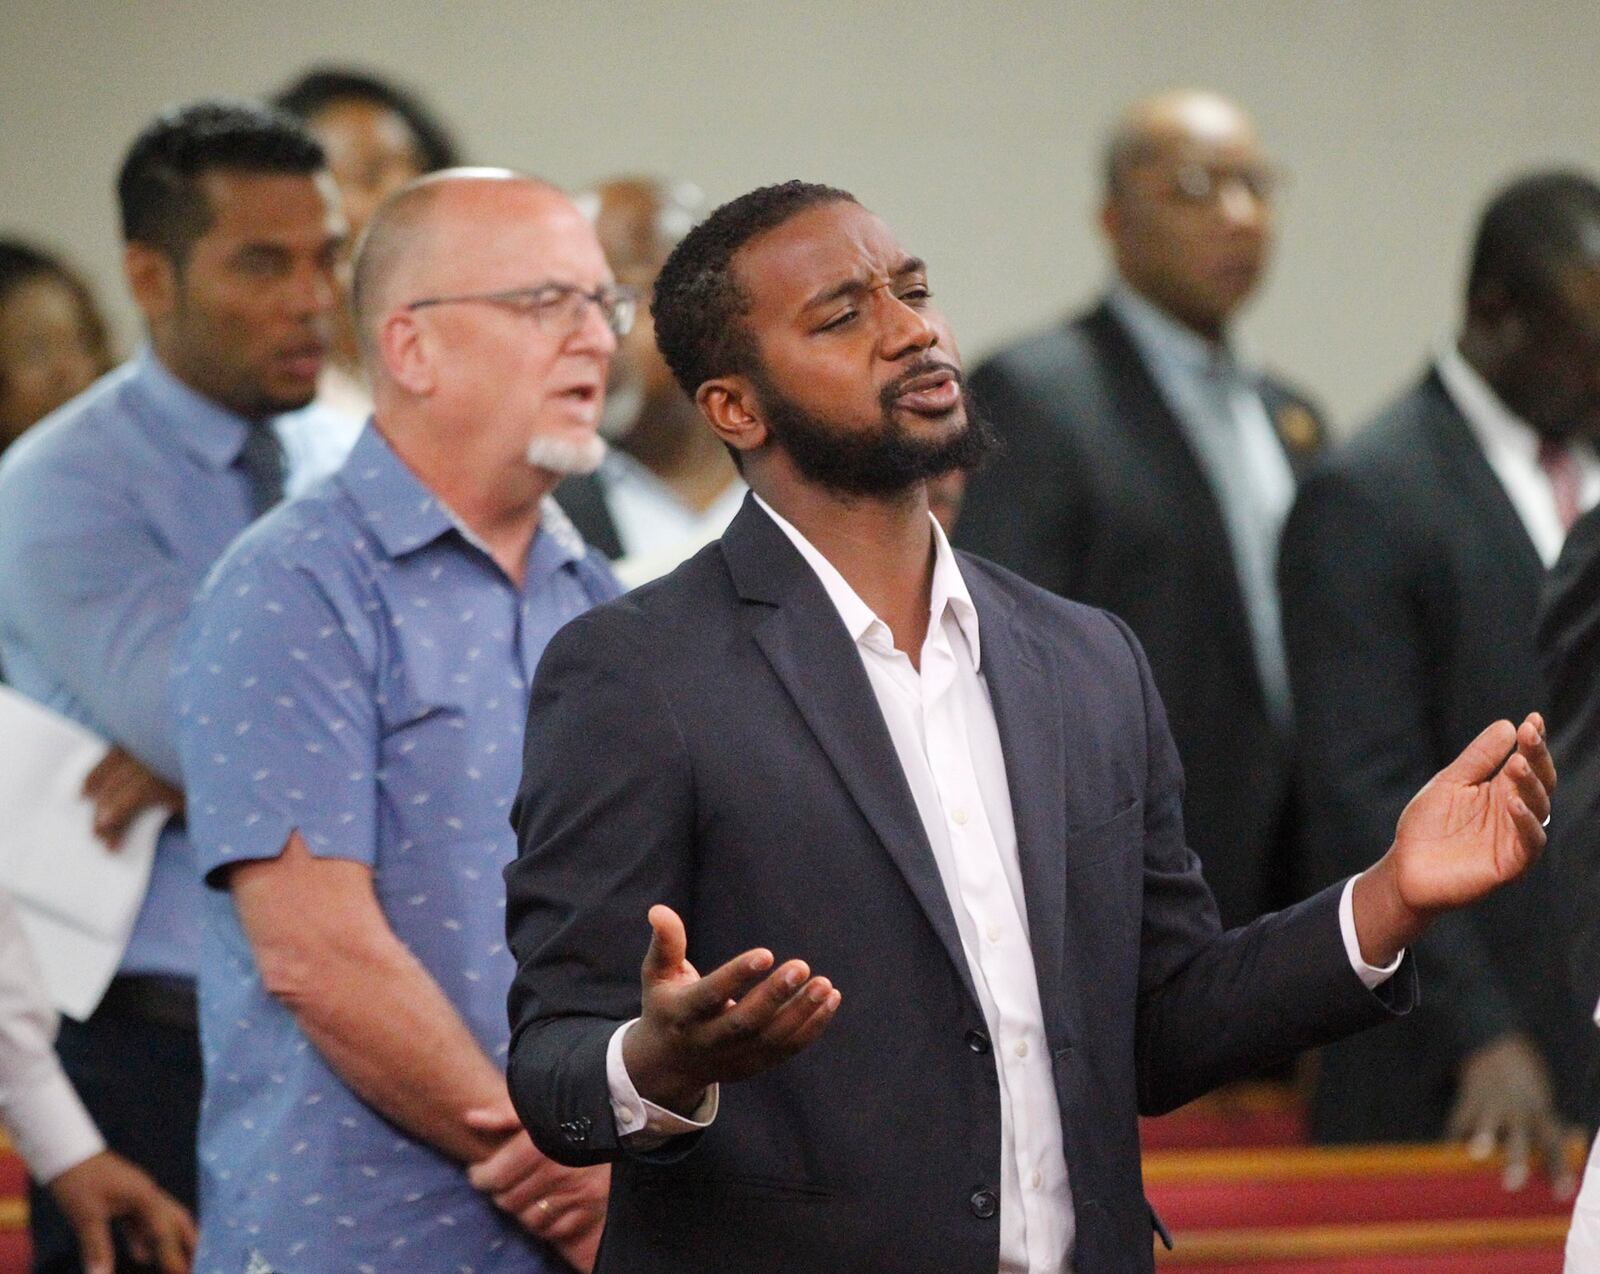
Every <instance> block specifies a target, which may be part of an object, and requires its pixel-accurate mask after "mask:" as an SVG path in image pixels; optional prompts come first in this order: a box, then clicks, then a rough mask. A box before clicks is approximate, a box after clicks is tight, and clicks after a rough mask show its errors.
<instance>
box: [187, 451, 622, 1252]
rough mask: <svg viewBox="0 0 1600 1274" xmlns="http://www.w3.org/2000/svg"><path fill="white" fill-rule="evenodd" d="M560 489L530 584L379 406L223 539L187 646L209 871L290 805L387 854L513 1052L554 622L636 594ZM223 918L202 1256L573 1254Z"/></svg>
mask: <svg viewBox="0 0 1600 1274" xmlns="http://www.w3.org/2000/svg"><path fill="white" fill-rule="evenodd" d="M545 510H546V511H545V515H544V517H543V518H542V521H541V526H540V530H539V533H538V535H537V536H536V537H535V539H534V541H533V544H532V546H531V547H530V549H529V555H528V563H527V572H526V578H525V581H524V583H523V585H522V587H521V588H520V589H519V588H517V587H516V586H515V585H513V584H512V582H511V581H510V580H509V579H508V578H507V577H506V576H505V575H504V574H503V573H502V572H501V571H500V570H499V568H498V567H496V566H495V564H494V563H493V561H492V560H491V559H490V557H489V555H488V554H487V553H486V552H485V551H484V550H483V548H482V547H481V545H479V544H478V543H477V542H476V541H475V540H474V538H473V537H472V536H471V534H470V533H469V532H468V531H466V530H465V529H464V528H463V527H462V526H461V525H460V524H459V523H458V522H457V521H456V520H455V518H454V517H453V516H452V515H451V513H450V512H449V510H448V509H446V508H445V507H444V506H442V505H441V504H440V503H439V502H438V501H437V500H436V499H435V498H434V497H433V496H432V495H431V494H430V493H429V491H428V490H427V489H426V488H425V487H424V486H422V484H421V483H420V482H419V481H418V480H417V479H416V478H415V476H413V475H412V474H411V472H410V471H409V470H408V469H406V467H405V466H404V465H403V464H402V463H401V461H400V460H399V458H398V457H397V456H396V455H395V454H394V452H393V451H392V450H391V449H390V448H389V446H388V444H387V443H386V442H385V441H384V439H383V438H382V436H381V435H380V434H379V433H378V432H377V431H376V430H375V429H373V428H372V427H370V426H369V427H368V429H367V431H366V433H365V434H363V436H362V438H361V440H360V441H359V442H358V443H357V445H356V448H355V450H354V451H353V452H352V453H351V456H350V459H349V461H348V463H347V464H346V465H345V467H344V468H343V469H342V470H341V471H340V472H339V473H338V474H337V475H335V476H334V477H333V478H332V479H330V480H328V481H327V482H326V483H324V484H323V485H322V486H320V487H319V488H317V489H316V490H314V491H312V492H311V493H309V494H308V495H307V496H305V497H304V498H303V499H301V500H299V501H297V502H295V503H293V504H290V505H287V506H285V507H283V508H281V509H279V510H278V511H276V512H275V513H273V514H272V515H270V516H269V517H267V518H266V519H264V520H263V521H262V522H261V523H260V524H258V525H257V526H256V527H255V528H254V529H253V530H252V531H251V532H250V533H249V534H247V535H246V536H245V537H243V538H242V539H241V540H240V541H239V542H238V543H237V544H236V545H234V547H233V548H232V549H231V550H230V551H229V552H228V554H227V556H226V557H225V558H224V559H223V560H222V562H221V563H220V564H219V565H218V567H217V569H216V570H215V571H214V572H213V574H212V576H211V578H210V579H209V581H208V582H207V584H206V587H205V589H204V590H203V591H202V593H201V595H200V598H199V599H198V600H197V602H196V604H195V608H194V611H193V614H192V615H191V618H190V620H189V624H188V628H187V631H186V633H185V635H184V638H183V639H182V640H181V641H180V645H179V649H180V652H182V653H180V655H179V662H178V665H177V670H176V676H177V694H176V700H177V704H178V713H179V749H180V752H181V756H182V762H183V773H184V786H185V789H186V792H187V796H188V805H189V827H190V834H191V836H192V838H193V840H194V844H195V849H196V853H197V857H198V860H199V868H200V871H201V873H202V874H203V875H204V876H205V877H206V878H207V879H208V880H210V881H211V882H212V883H214V884H215V883H219V882H218V879H217V872H218V869H219V868H222V867H225V866H226V865H228V864H230V863H238V862H247V861H252V860H259V859H266V858H274V857H276V856H277V855H278V854H279V853H280V852H282V850H283V847H284V844H285V843H286V841H287V840H288V838H289V835H290V833H291V832H292V831H294V830H298V831H299V832H300V833H301V835H302V836H303V837H304V838H305V841H306V843H307V844H308V845H309V847H310V849H311V852H312V853H313V854H316V855H320V856H326V857H333V858H345V859H351V860H353V861H356V862H361V863H366V864H368V865H369V866H370V867H371V868H372V871H373V882H374V886H375V889H376V891H377V897H378V901H379V903H380V905H381V906H382V908H383V912H384V915H385V916H386V917H387V919H388V922H389V924H390V926H391V928H392V929H393V930H394V932H395V934H396V935H397V936H398V937H399V938H400V939H401V941H403V942H404V943H405V944H406V946H407V947H408V948H409V949H410V950H411V952H412V953H413V954H414V955H415V956H416V957H417V958H418V959H419V960H420V961H421V962H422V964H423V965H424V966H425V967H426V968H427V970H428V972H429V973H430V974H431V975H432V977H433V978H434V980H435V981H436V982H437V983H438V984H439V986H440V987H441V988H442V989H443V991H444V993H445V995H446V996H448V997H449V999H450V1001H451V1003H452V1004H454V1006H455V1008H456V1010H457V1012H459V1013H460V1015H461V1017H462V1019H463V1020H464V1021H465V1022H466V1024H467V1026H468V1028H469V1029H470V1030H471V1031H472V1033H473V1035H474V1036H475V1037H476V1038H477V1040H478V1043H479V1044H480V1045H481V1046H482V1047H483V1049H484V1051H485V1052H486V1053H487V1054H488V1055H489V1057H490V1058H492V1059H493V1060H494V1061H495V1062H496V1063H498V1064H503V1063H504V1059H505V1054H506V1049H507V1043H508V1027H507V1021H506V1011H505V1000H506V991H507V988H508V987H509V986H510V983H511V978H512V975H513V973H514V972H515V965H514V961H513V960H512V958H511V956H510V955H509V954H508V952H507V951H506V948H505V898H504V889H503V885H502V883H501V876H500V873H501V869H502V868H503V867H504V866H505V865H506V864H507V863H508V862H509V861H510V860H511V859H512V858H513V857H514V856H515V854H516V842H515V837H514V836H513V834H512V831H511V828H510V825H509V822H508V811H509V809H510V806H511V801H512V798H513V797H514V795H515V793H516V790H517V783H518V780H519V778H520V774H521V744H522V732H523V726H524V722H525V718H526V715H527V707H528V692H529V687H530V685H531V683H532V681H533V674H534V669H535V667H536V665H537V664H538V661H539V656H540V654H541V653H542V652H543V650H544V647H545V644H546V643H547V642H548V641H549V639H550V637H551V636H552V635H553V634H554V633H555V631H556V630H557V629H558V628H560V627H561V626H562V625H563V624H564V623H566V622H567V621H568V620H569V619H571V618H573V617H574V616H576V615H578V614H579V613H581V612H582V611H584V610H586V609H588V608H589V607H590V606H592V605H594V604H596V603H597V602H601V601H604V600H607V599H609V598H611V597H613V596H615V595H616V593H617V591H618V590H617V585H616V583H615V581H614V580H613V579H612V577H611V574H610V572H609V570H608V568H607V567H606V566H605V564H604V559H603V558H602V557H600V556H599V555H598V554H595V553H591V552H588V551H587V550H586V549H585V548H584V545H583V542H582V541H581V539H579V538H578V536H577V534H576V532H574V531H573V530H572V528H571V526H570V524H569V523H568V522H567V521H566V519H565V517H564V516H563V515H562V514H561V513H560V511H559V510H558V509H556V508H555V506H554V504H553V503H552V502H550V501H546V502H545ZM202 942H203V947H202V960H201V977H200V998H201V1037H202V1045H203V1049H204V1057H205V1071H206V1094H205V1102H204V1106H203V1109H202V1114H201V1130H200V1147H199V1150H200V1170H201V1250H200V1253H199V1257H198V1259H197V1261H196V1264H195V1268H196V1270H197V1271H202V1272H204V1274H211V1272H212V1271H217V1272H219V1274H241V1271H243V1270H245V1269H246V1268H247V1267H250V1266H251V1264H252V1262H253V1263H254V1268H255V1269H257V1270H262V1269H265V1270H272V1271H277V1272H278V1274H303V1272H304V1271H312V1270H315V1271H333V1270H349V1271H352V1272H355V1274H363V1272H366V1271H391V1270H393V1271H412V1270H448V1271H476V1272H480V1274H481V1272H486V1271H513V1270H515V1271H525V1270H541V1269H547V1268H548V1269H552V1270H554V1269H559V1268H561V1266H560V1263H559V1262H558V1261H556V1260H555V1259H554V1258H553V1257H547V1256H546V1255H545V1254H544V1250H543V1249H542V1248H541V1246H540V1245H539V1244H538V1243H537V1241H536V1240H534V1239H532V1238H531V1237H530V1236H528V1235H527V1234H526V1233H525V1232H523V1231H522V1230H521V1229H520V1228H519V1227H518V1226H517V1225H516V1224H515V1223H514V1222H512V1221H511V1220H510V1219H509V1218H507V1217H505V1216H504V1215H503V1214H501V1213H500V1212H498V1211H497V1210H496V1209H495V1208H494V1207H493V1205H492V1204H491V1203H490V1202H489V1200H487V1199H486V1198H485V1197H484V1196H482V1195H480V1194H479V1193H478V1192H477V1191H476V1190H474V1189H473V1188H472V1187H471V1185H470V1184H469V1183H468V1181H467V1178H466V1174H465V1171H464V1169H463V1168H462V1167H461V1165H459V1164H457V1163H455V1162H453V1161H451V1160H449V1159H447V1158H446V1157H444V1156H442V1155H440V1154H439V1153H437V1152H436V1151H434V1150H433V1149H431V1148H430V1147H428V1146H426V1145H424V1144H423V1143H421V1142H419V1141H416V1140H414V1139H413V1138H411V1137H409V1136H407V1135H406V1134H405V1133H403V1132H402V1131H400V1130H399V1129H397V1128H396V1127H395V1126H394V1125H393V1124H390V1123H388V1122H387V1121H385V1120H384V1119H383V1118H382V1117H380V1116H379V1115H377V1114H376V1113H375V1112H374V1111H372V1110H371V1109H370V1108H369V1107H367V1106H366V1105H365V1104H364V1103H363V1102H362V1101H361V1100H360V1099H359V1098H358V1097H357V1096H356V1095H355V1094H354V1093H353V1092H352V1091H351V1090H350V1089H349V1088H347V1087H346V1086H345V1084H344V1083H343V1082H342V1081H341V1080H340V1079H339V1078H338V1076H337V1075H336V1074H335V1073H334V1072H333V1071H332V1069H331V1068H330V1067H329V1066H328V1065H327V1063H326V1062H325V1061H324V1060H323V1059H322V1057H321V1055H320V1054H319V1053H318V1052H317V1050H316V1049H315V1048H314V1047H313V1046H312V1045H311V1044H310V1042H309V1041H308V1040H307V1038H306V1037H305V1035H304V1034H303V1033H302V1032H301V1031H300V1029H299V1027H298V1026H297V1025H296V1023H295V1020H294V1018H293V1016H292V1015H291V1014H290V1013H289V1011H288V1010H287V1009H286V1008H285V1007H283V1006H282V1005H281V1004H279V1003H278V1002H277V1001H276V1000H274V999H273V998H272V997H271V996H270V995H268V994H267V992H266V990H265V989H264V987H263V986H262V982H261V978H260V976H259V973H258V971H257V969H256V965H255V961H254V959H253V956H252V953H251V949H250V945H249V943H248V941H247V940H246V938H245V935H244V932H243V930H242V928H241V926H240V923H239V919H238V914H237V912H236V910H235V908H234V905H233V900H232V898H231V896H230V895H229V894H228V893H227V892H226V890H225V889H217V890H209V891H207V898H206V903H205V923H204V928H203V937H202Z"/></svg>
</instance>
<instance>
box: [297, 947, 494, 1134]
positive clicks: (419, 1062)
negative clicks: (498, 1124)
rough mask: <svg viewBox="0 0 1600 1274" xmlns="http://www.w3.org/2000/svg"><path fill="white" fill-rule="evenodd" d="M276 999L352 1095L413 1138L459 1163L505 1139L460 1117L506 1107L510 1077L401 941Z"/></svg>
mask: <svg viewBox="0 0 1600 1274" xmlns="http://www.w3.org/2000/svg"><path fill="white" fill-rule="evenodd" d="M279 998H280V999H281V1000H282V1001H283V1002H284V1003H285V1004H286V1005H287V1007H288V1008H289V1009H290V1011H291V1012H293V1013H294V1015H295V1020H296V1021H297V1022H298V1023H299V1024H300V1029H301V1030H303V1031H304V1032H305V1033H306V1037H307V1038H308V1039H309V1040H310V1041H311V1043H312V1044H313V1045H314V1046H315V1047H316V1049H317V1051H318V1052H320V1053H321V1054H322V1056H323V1057H324V1058H325V1059H326V1060H327V1062H328V1065H330V1066H331V1067H332V1068H333V1069H334V1071H335V1072H336V1073H337V1074H338V1076H339V1077H340V1078H341V1079H342V1080H344V1082H345V1083H346V1084H348V1085H349V1086H350V1087H351V1089H352V1090H353V1091H354V1092H355V1093H356V1095H357V1096H359V1097H360V1098H361V1099H362V1100H363V1101H364V1102H366V1103H367V1104H368V1105H369V1106H371V1107H372V1108H373V1109H374V1110H376V1111H378V1113H379V1114H381V1115H383V1116H384V1117H385V1118H386V1119H388V1120H390V1121H391V1122H393V1123H395V1124H397V1125H399V1126H400V1127H401V1128H403V1129H405V1130H406V1131H407V1132H409V1133H410V1134H412V1135H413V1136H414V1137H417V1138H419V1139H420V1140H422V1141H425V1142H427V1143H428V1144H429V1145H431V1146H433V1147H434V1148H435V1149H437V1150H440V1151H442V1152H443V1153H445V1154H447V1155H449V1156H450V1157H451V1158H454V1159H458V1160H460V1161H461V1162H463V1163H470V1162H476V1161H477V1160H480V1159H482V1158H484V1157H485V1156H486V1155H488V1154H490V1153H492V1152H493V1150H494V1149H495V1148H496V1146H497V1145H498V1144H499V1142H500V1141H501V1140H503V1137H496V1136H492V1135H488V1134H484V1133H480V1132H476V1131H474V1130H473V1129H471V1128H469V1127H468V1126H467V1125H466V1123H465V1122H464V1121H463V1118H462V1116H463V1114H464V1112H466V1111H467V1110H471V1109H474V1108H478V1107H487V1106H491V1105H494V1104H495V1103H496V1102H498V1101H500V1100H502V1099H503V1097H504V1094H505V1081H504V1079H503V1078H502V1077H501V1075H500V1073H499V1071H498V1070H497V1069H496V1068H495V1066H494V1064H493V1063H492V1062H490V1060H489V1059H488V1058H487V1057H486V1056H484V1053H483V1050H482V1049H481V1048H479V1047H478V1043H477V1041H476V1040H475V1039H474V1038H473V1037H472V1034H471V1033H470V1032H469V1031H468V1030H467V1028H466V1025H465V1023H463V1022H462V1021H461V1018H460V1016H459V1015H458V1014H457V1013H456V1011H455V1008H454V1007H453V1006H452V1005H451V1003H450V1001H449V1000H447V999H446V998H445V995H444V993H443V992H442V991H441V990H440V989H439V986H438V984H437V983H435V982H434V980H433V979H432V977H430V976H429V975H428V972H427V970H426V969H424V968H423V967H422V965H421V964H420V963H418V961H417V960H416V958H415V957H414V956H412V955H411V954H410V952H408V951H406V949H405V948H404V947H403V946H401V944H400V943H399V942H398V941H394V942H393V946H392V949H389V950H367V951H363V952H348V953H341V954H340V955H339V956H337V957H335V958H333V959H331V960H325V961H324V962H322V963H320V967H319V972H318V974H317V976H316V978H315V981H314V985H310V986H306V987H304V988H302V989H298V990H295V991H291V992H287V993H279Z"/></svg>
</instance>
